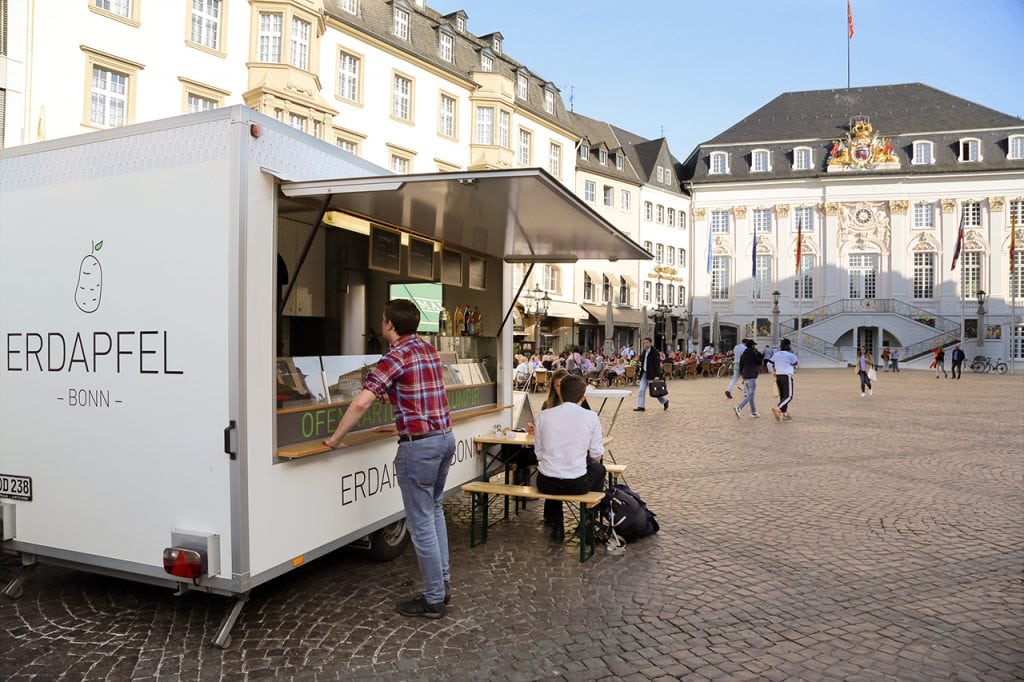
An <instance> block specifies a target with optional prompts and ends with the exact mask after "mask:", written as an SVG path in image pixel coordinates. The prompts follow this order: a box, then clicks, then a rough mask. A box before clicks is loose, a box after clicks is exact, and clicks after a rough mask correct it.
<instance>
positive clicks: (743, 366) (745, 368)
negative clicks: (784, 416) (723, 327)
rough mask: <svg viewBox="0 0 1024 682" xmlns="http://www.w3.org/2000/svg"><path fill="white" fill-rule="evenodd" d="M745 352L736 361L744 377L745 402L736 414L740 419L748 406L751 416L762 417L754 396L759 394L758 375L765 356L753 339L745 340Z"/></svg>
mask: <svg viewBox="0 0 1024 682" xmlns="http://www.w3.org/2000/svg"><path fill="white" fill-rule="evenodd" d="M744 341H745V343H744V346H743V347H744V349H745V350H744V351H743V353H742V354H741V355H740V356H739V359H738V360H737V361H736V366H737V367H739V368H740V376H742V377H743V400H741V401H740V404H739V405H737V406H736V409H735V410H734V412H736V418H737V419H739V417H740V413H741V412H743V408H744V406H746V405H750V416H751V417H760V416H761V415H759V414H758V413H757V405H756V404H755V403H754V394H755V393H756V392H757V375H758V374H760V373H761V363H762V362H763V361H764V356H763V355H761V353H759V352H758V351H757V344H756V343H755V342H754V340H753V339H744Z"/></svg>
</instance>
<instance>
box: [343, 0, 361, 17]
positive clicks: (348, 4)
mask: <svg viewBox="0 0 1024 682" xmlns="http://www.w3.org/2000/svg"><path fill="white" fill-rule="evenodd" d="M341 8H342V9H343V10H345V11H346V12H348V13H349V14H359V0H341Z"/></svg>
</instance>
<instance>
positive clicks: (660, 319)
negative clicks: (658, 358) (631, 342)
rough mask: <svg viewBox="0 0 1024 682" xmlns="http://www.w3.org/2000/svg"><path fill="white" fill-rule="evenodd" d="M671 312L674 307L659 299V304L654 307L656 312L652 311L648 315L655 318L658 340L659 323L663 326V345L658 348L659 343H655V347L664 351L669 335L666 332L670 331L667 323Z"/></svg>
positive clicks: (655, 334) (655, 330)
mask: <svg viewBox="0 0 1024 682" xmlns="http://www.w3.org/2000/svg"><path fill="white" fill-rule="evenodd" d="M671 312H672V308H670V307H669V306H668V305H667V304H666V303H665V301H658V305H656V306H655V307H654V312H652V313H651V314H650V315H648V317H650V318H651V319H652V320H654V336H655V340H657V337H658V326H659V324H660V326H661V346H662V347H661V348H658V345H657V344H655V346H654V347H655V348H658V350H660V351H662V352H665V351H666V348H665V344H666V340H667V336H668V335H667V334H666V332H667V331H668V330H667V329H666V324H667V323H668V314H669V313H671Z"/></svg>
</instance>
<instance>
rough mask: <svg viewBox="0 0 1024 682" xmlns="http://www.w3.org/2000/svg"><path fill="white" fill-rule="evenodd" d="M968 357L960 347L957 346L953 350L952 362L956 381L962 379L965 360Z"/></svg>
mask: <svg viewBox="0 0 1024 682" xmlns="http://www.w3.org/2000/svg"><path fill="white" fill-rule="evenodd" d="M966 357H967V356H966V355H965V354H964V352H963V351H962V350H961V349H960V346H959V345H957V347H956V348H954V349H953V356H952V360H953V378H954V379H959V378H960V373H961V372H962V371H963V366H964V359H965V358H966Z"/></svg>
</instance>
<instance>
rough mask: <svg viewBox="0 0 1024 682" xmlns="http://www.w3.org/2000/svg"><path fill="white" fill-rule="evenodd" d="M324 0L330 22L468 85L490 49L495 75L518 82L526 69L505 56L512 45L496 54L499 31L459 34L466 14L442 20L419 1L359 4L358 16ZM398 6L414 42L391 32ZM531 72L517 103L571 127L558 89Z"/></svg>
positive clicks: (452, 14) (363, 0)
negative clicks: (442, 44) (458, 23)
mask: <svg viewBox="0 0 1024 682" xmlns="http://www.w3.org/2000/svg"><path fill="white" fill-rule="evenodd" d="M323 1H324V11H325V12H326V13H327V15H328V16H330V17H331V18H333V19H336V20H338V21H339V22H341V23H343V24H347V25H349V26H352V27H353V28H355V29H358V30H359V31H362V32H365V33H367V34H368V35H371V36H373V37H374V38H376V39H378V40H380V41H382V42H385V43H387V44H389V45H391V46H393V47H395V48H397V49H399V50H402V51H403V52H407V53H409V54H410V55H413V56H415V57H416V58H418V59H421V60H423V61H425V62H428V63H430V64H432V65H433V66H436V67H437V68H440V69H443V70H444V71H447V72H449V73H451V74H453V75H455V76H457V77H459V78H461V79H463V80H465V81H466V82H467V84H471V83H473V79H472V75H471V72H472V71H474V70H477V69H478V68H479V66H480V50H482V49H485V48H486V49H488V50H489V51H490V54H491V56H493V58H494V72H495V73H500V74H502V75H504V76H506V77H507V78H510V79H512V82H513V83H515V81H516V73H517V72H518V71H519V70H520V69H525V68H526V67H524V65H523V64H520V63H519V62H517V61H515V60H514V59H512V58H511V57H510V56H508V54H506V52H505V49H504V46H505V45H506V44H507V42H508V41H507V40H506V41H503V43H504V44H503V47H502V51H501V53H500V54H498V53H494V51H493V48H492V43H491V40H490V38H491V37H493V36H494V35H495V34H498V32H497V31H493V32H491V33H489V34H487V36H485V37H477V36H475V35H473V34H472V33H469V32H468V31H459V30H458V29H457V28H456V27H455V18H456V15H458V14H459V13H460V12H461V10H459V11H456V12H450V13H448V14H447V15H442V14H440V13H439V12H436V11H435V10H433V9H431V8H430V7H427V6H424V7H422V8H421V7H417V6H416V4H415V3H414V2H411V1H406V0H360V2H359V14H358V15H353V14H351V13H349V12H346V11H345V10H343V9H342V8H341V2H340V0H323ZM396 2H397V3H399V4H400V6H401V7H402V8H403V9H405V10H407V11H408V12H409V15H410V17H409V24H410V25H409V40H402V39H401V38H399V37H398V36H396V35H394V34H393V33H392V32H391V26H392V17H393V6H394V4H395V3H396ZM462 15H463V16H466V14H465V12H462ZM440 25H445V26H450V27H451V29H452V32H453V33H454V34H455V60H454V62H447V61H445V60H443V59H441V57H440V56H439V55H438V35H437V34H438V26H440ZM499 35H500V34H499ZM485 38H486V39H485ZM526 71H527V72H528V73H529V79H530V86H529V89H528V93H527V100H526V101H524V100H521V99H518V98H517V99H516V104H517V105H518V106H520V107H522V108H523V109H526V110H528V111H530V112H531V113H533V114H534V115H536V116H537V117H539V118H541V119H544V120H547V121H549V122H551V123H553V124H556V125H559V126H562V127H564V128H568V125H569V122H568V117H567V116H566V110H565V105H564V103H563V102H562V97H561V95H560V93H559V90H558V88H557V87H555V86H554V84H551V83H549V82H548V81H545V80H544V79H543V78H540V77H539V76H537V74H536V72H535V71H533V70H532V69H526ZM545 86H547V88H548V89H551V90H552V91H553V92H554V95H555V107H554V113H551V114H549V113H548V112H546V111H544V91H545Z"/></svg>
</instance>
